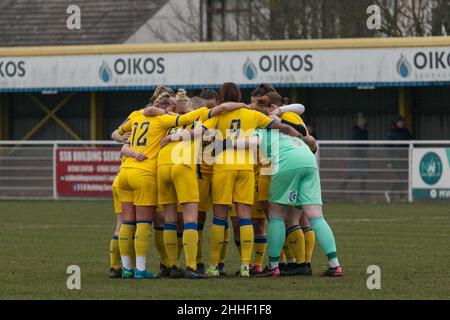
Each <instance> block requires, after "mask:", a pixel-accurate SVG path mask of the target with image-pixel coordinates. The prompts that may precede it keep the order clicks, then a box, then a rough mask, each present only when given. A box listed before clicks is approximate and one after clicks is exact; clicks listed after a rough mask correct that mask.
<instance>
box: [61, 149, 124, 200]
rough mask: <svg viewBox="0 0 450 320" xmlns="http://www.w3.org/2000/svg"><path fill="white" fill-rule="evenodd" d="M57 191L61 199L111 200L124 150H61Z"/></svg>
mask: <svg viewBox="0 0 450 320" xmlns="http://www.w3.org/2000/svg"><path fill="white" fill-rule="evenodd" d="M55 157H56V159H55V160H56V161H55V162H56V175H55V179H56V190H57V193H58V196H60V197H111V184H112V182H113V180H114V178H115V176H116V174H117V172H118V171H119V167H120V162H121V161H120V148H111V147H110V148H106V147H105V148H88V147H71V148H66V147H64V148H57V149H56V153H55Z"/></svg>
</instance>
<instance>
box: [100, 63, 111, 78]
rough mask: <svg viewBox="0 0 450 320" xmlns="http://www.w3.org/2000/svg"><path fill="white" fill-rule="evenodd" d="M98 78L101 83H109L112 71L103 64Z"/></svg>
mask: <svg viewBox="0 0 450 320" xmlns="http://www.w3.org/2000/svg"><path fill="white" fill-rule="evenodd" d="M99 76H100V79H102V81H103V82H109V81H110V80H111V78H112V71H111V69H110V68H109V66H108V65H107V64H106V62H103V64H102V66H101V67H100V70H99Z"/></svg>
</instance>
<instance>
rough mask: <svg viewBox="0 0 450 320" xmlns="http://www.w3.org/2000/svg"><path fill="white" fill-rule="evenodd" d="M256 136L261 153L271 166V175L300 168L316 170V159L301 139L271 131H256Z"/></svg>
mask: <svg viewBox="0 0 450 320" xmlns="http://www.w3.org/2000/svg"><path fill="white" fill-rule="evenodd" d="M256 134H257V135H258V136H259V137H260V139H261V143H260V151H261V153H262V154H263V155H264V156H265V157H266V158H267V159H268V160H269V161H270V162H271V164H272V174H275V173H276V172H278V171H287V170H293V169H300V168H316V169H317V161H316V157H315V156H314V154H313V153H312V152H311V150H310V149H309V147H308V146H307V145H306V144H305V143H304V142H303V141H302V140H301V139H299V138H296V137H291V136H288V135H285V134H283V133H280V132H279V131H278V130H271V129H258V130H257V131H256Z"/></svg>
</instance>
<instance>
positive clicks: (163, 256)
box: [153, 227, 171, 267]
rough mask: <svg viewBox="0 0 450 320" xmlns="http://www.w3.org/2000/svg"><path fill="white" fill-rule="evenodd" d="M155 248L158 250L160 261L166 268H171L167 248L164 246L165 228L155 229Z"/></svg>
mask: <svg viewBox="0 0 450 320" xmlns="http://www.w3.org/2000/svg"><path fill="white" fill-rule="evenodd" d="M153 231H154V233H155V247H156V250H158V254H159V261H160V263H161V264H163V265H164V266H166V267H171V265H170V262H169V257H167V252H166V247H165V246H164V228H160V227H154V228H153Z"/></svg>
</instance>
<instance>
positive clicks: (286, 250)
mask: <svg viewBox="0 0 450 320" xmlns="http://www.w3.org/2000/svg"><path fill="white" fill-rule="evenodd" d="M283 252H284V256H285V260H286V263H288V262H289V260H294V258H295V257H294V254H293V253H292V250H291V248H289V239H288V238H287V237H286V239H285V240H284V245H283Z"/></svg>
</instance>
